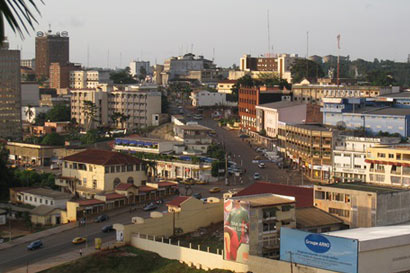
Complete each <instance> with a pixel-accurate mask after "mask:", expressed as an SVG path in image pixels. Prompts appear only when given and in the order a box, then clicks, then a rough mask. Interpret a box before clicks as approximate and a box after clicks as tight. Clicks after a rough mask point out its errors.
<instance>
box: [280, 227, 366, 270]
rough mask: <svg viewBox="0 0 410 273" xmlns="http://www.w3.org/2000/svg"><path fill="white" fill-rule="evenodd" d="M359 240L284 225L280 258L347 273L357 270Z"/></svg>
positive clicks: (281, 231) (281, 230)
mask: <svg viewBox="0 0 410 273" xmlns="http://www.w3.org/2000/svg"><path fill="white" fill-rule="evenodd" d="M357 255H358V241H357V240H353V239H348V238H340V237H334V236H328V235H324V234H319V233H309V232H304V231H300V230H296V229H290V228H285V227H282V228H281V229H280V259H281V260H282V261H287V262H292V263H297V264H304V265H307V266H311V267H316V268H322V269H327V270H331V271H337V272H343V273H357V270H358V269H357V268H358V264H357V260H358V256H357Z"/></svg>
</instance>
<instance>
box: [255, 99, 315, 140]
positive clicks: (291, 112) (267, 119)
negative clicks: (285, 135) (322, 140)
mask: <svg viewBox="0 0 410 273" xmlns="http://www.w3.org/2000/svg"><path fill="white" fill-rule="evenodd" d="M321 121H322V113H320V109H319V108H318V107H315V105H312V104H303V103H298V102H293V101H288V100H286V101H278V102H271V103H265V104H261V105H258V106H256V131H258V132H261V131H262V130H264V131H265V133H266V136H268V137H272V138H276V137H277V135H278V128H279V122H284V123H290V124H295V123H304V122H309V123H313V122H317V123H321Z"/></svg>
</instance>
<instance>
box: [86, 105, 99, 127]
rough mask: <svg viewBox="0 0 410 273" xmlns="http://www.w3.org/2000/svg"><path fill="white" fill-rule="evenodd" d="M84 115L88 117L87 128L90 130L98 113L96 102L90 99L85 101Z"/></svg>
mask: <svg viewBox="0 0 410 273" xmlns="http://www.w3.org/2000/svg"><path fill="white" fill-rule="evenodd" d="M84 115H85V117H86V118H87V126H86V129H87V131H89V130H90V129H91V128H92V125H93V123H94V121H96V120H97V119H96V118H95V116H96V115H97V106H96V105H95V103H93V102H92V101H89V100H85V101H84Z"/></svg>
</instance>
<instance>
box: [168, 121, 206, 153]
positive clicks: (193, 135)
mask: <svg viewBox="0 0 410 273" xmlns="http://www.w3.org/2000/svg"><path fill="white" fill-rule="evenodd" d="M211 132H212V129H210V128H208V127H205V126H202V125H198V124H193V125H174V136H175V140H177V141H182V142H183V143H184V144H185V147H186V148H187V150H188V151H190V152H199V153H206V152H207V151H208V147H209V145H211V144H212V137H211V136H210V135H209V134H210V133H211Z"/></svg>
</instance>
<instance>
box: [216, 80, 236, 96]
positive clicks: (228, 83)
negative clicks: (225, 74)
mask: <svg viewBox="0 0 410 273" xmlns="http://www.w3.org/2000/svg"><path fill="white" fill-rule="evenodd" d="M235 84H236V80H222V81H219V82H218V85H217V86H216V90H218V93H225V94H232V88H233V87H234V85H235Z"/></svg>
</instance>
